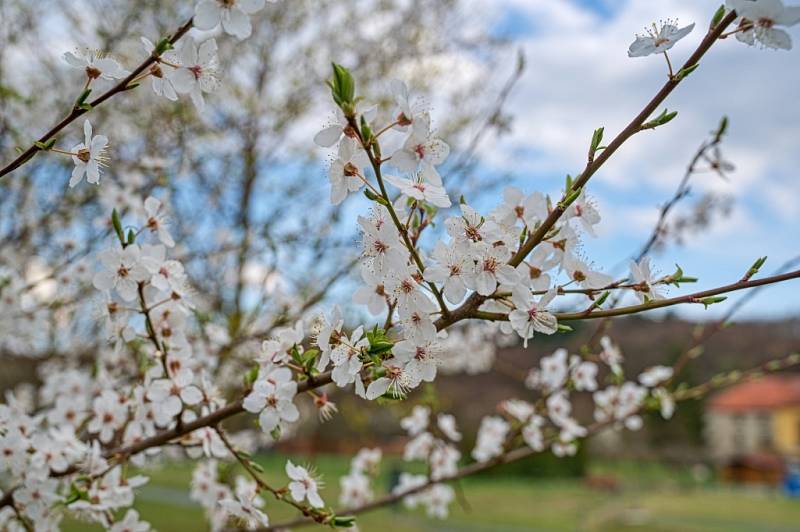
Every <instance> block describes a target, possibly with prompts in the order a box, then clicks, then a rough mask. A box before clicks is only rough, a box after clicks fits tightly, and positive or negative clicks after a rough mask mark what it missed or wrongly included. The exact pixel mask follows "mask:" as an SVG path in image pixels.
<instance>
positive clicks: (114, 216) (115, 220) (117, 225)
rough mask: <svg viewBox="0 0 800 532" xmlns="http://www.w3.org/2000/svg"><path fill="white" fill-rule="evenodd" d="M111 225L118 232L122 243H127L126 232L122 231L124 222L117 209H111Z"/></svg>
mask: <svg viewBox="0 0 800 532" xmlns="http://www.w3.org/2000/svg"><path fill="white" fill-rule="evenodd" d="M111 225H112V226H113V227H114V232H116V233H117V238H119V243H120V244H123V245H124V244H125V233H124V232H123V231H122V222H121V221H120V219H119V212H117V209H114V210H113V211H111Z"/></svg>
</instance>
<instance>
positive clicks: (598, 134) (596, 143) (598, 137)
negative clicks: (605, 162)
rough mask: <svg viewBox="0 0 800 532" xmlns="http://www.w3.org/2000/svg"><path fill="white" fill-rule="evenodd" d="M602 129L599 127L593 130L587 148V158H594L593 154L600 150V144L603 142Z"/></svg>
mask: <svg viewBox="0 0 800 532" xmlns="http://www.w3.org/2000/svg"><path fill="white" fill-rule="evenodd" d="M603 129H604V128H602V127H599V128H597V129H595V130H594V133H593V134H592V144H591V146H590V147H589V157H590V158H591V157H594V154H595V152H596V151H597V150H598V149H599V148H600V143H601V142H603Z"/></svg>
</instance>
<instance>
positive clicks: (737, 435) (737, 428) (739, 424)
mask: <svg viewBox="0 0 800 532" xmlns="http://www.w3.org/2000/svg"><path fill="white" fill-rule="evenodd" d="M744 424H745V419H744V416H743V415H742V414H734V415H733V452H734V453H741V452H743V451H744V449H745V441H744V440H745V428H744Z"/></svg>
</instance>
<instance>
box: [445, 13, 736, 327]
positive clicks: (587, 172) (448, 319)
mask: <svg viewBox="0 0 800 532" xmlns="http://www.w3.org/2000/svg"><path fill="white" fill-rule="evenodd" d="M736 16H737V15H736V12H735V11H731V12H730V13H728V15H727V16H725V18H724V19H722V21H721V22H720V23H719V24H717V26H716V27H714V29H712V30H711V31H709V32H708V34H706V36H705V38H703V41H702V42H701V43H700V45H699V46H698V47H697V49H696V50H695V51H694V53H693V54H692V55H691V56H690V57H689V59H688V60H687V61H686V63H684V65H683V67H682V68H683V69H685V68H688V67H691V66H694V65H696V64H697V63H699V61H700V59H701V58H702V57H703V56H704V55H705V54H706V52H708V50H709V49H710V48H711V46H712V45H713V44H714V43H715V42H716V41H717V40H718V39H719V37H720V35H721V34H722V32H723V31H725V28H727V27H728V26H730V25H731V24H732V23H733V21H734V20H736ZM683 79H684V78H680V77H674V78H672V79H669V80H668V81H667V82H666V83H665V84H664V86H663V87H662V88H661V90H659V91H658V93H657V94H656V95H655V96H654V97H653V98H652V99H651V100H650V102H648V103H647V105H645V107H644V109H642V111H641V112H640V113H639V114H638V115H636V117H635V118H634V119H633V120H632V121H631V122H630V123H629V124H628V126H627V127H625V129H623V130H622V131H621V132H620V133H619V134H618V135H617V136H616V137H615V138H614V140H612V141H611V142H610V143H609V144H608V146H607V147H606V148H605V149H604V150H603V151H602V153H600V155H599V156H598V157H597V158H595V159H594V160H592V161H591V162H589V163H588V164H587V165H586V168H585V169H584V170H583V172H581V174H580V176H579V177H578V178H577V179H576V180H575V181H574V182H573V184H572V188H571V189H570V190H568V191H565V195H566V194H567V193H569V192H570V191H575V190H578V189H580V188H582V187H584V186H585V185H586V183H587V182H588V181H589V179H590V178H591V177H592V176H593V175H594V174H595V173H596V172H597V171H598V170H599V169H600V167H602V166H603V164H605V163H606V161H608V159H610V158H611V156H612V155H613V154H614V153H615V152H616V151H617V150H618V149H619V148H620V147H621V146H622V145H623V144H624V143H625V141H627V140H628V139H629V138H631V137H632V136H633V135H635V134H636V133H638V132H639V131H641V127H642V125H643V124H644V123H645V121H646V120H647V119H648V118H649V117H650V116H651V115H652V114H653V113H654V112H655V111H656V110H657V109H658V107H659V106H660V105H661V104H662V103H663V102H664V100H666V99H667V97H668V96H669V95H670V94H671V93H672V91H673V90H675V88H676V87H677V86H678V85H679V84H680V83H681V81H682V80H683ZM565 211H566V207H565V206H564V205H562V204H561V203H559V204H557V205H556V207H555V208H554V209H553V211H552V212H551V213H550V214H549V215H548V216H547V218H546V219H545V220H544V221H543V222H542V224H541V225H540V226H539V227H538V228H537V229H536V230H535V231H534V232H533V233H532V234H531V235H530V236H529V237H528V239H527V240H526V241H525V243H524V244H523V245H522V246H520V248H519V250H518V251H517V253H516V254H515V255H514V256H513V257H512V258H511V260H510V261H509V264H511V265H512V266H518V265H519V264H520V263H521V262H522V261H523V260H524V259H525V257H527V256H528V254H529V253H530V252H531V251H533V248H535V247H536V246H537V245H539V244H540V243H541V242H542V240H544V238H545V236H547V234H548V233H549V231H550V229H552V228H553V226H554V225H555V224H556V222H557V221H558V220H559V219H560V218H561V216H562V215H563V214H564V212H565ZM485 300H486V298H484V297H482V296H481V295H479V294H478V293H473V294H472V295H470V297H469V298H467V300H466V301H465V302H464V303H462V304H461V306H459V307H458V308H456V309H453V310H451V311H450V315H449V316H442V317H441V318H439V319H438V320H437V321H436V328H437V329H438V330H441V329H444V328H446V327H448V326H449V325H452V324H453V323H456V322H457V321H460V320H462V319H465V318H467V317H470V316H471V315H472V314H473V313H474V312H475V311H476V310H477V309H478V307H480V306H481V304H482V303H483V302H484V301H485Z"/></svg>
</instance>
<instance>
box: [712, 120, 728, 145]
mask: <svg viewBox="0 0 800 532" xmlns="http://www.w3.org/2000/svg"><path fill="white" fill-rule="evenodd" d="M727 131H728V117H727V116H723V117H722V119H721V120H720V121H719V127H718V128H717V131H716V133H715V134H714V136H715V137H716V139H717V142H719V140H720V139H721V138H722V136H723V135H724V134H725V133H727Z"/></svg>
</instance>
